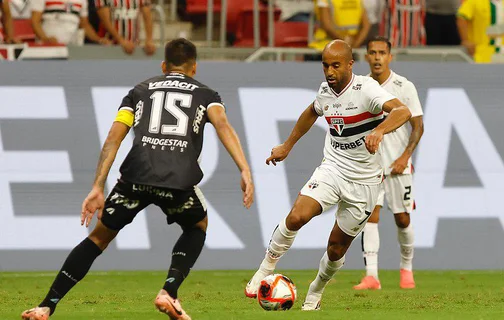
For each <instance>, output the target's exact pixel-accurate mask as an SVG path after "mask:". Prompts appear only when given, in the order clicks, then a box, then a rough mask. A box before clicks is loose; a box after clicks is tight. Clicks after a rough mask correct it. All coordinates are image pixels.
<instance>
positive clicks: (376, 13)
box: [363, 0, 385, 43]
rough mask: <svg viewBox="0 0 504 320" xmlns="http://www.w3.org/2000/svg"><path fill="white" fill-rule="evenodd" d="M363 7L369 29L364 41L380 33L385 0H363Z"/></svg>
mask: <svg viewBox="0 0 504 320" xmlns="http://www.w3.org/2000/svg"><path fill="white" fill-rule="evenodd" d="M363 4H364V8H365V9H366V12H367V15H368V19H369V23H370V24H371V29H369V33H368V36H367V39H366V41H365V43H367V42H368V41H369V40H371V39H375V38H376V37H377V36H379V35H380V21H381V17H382V15H383V9H384V8H385V0H363Z"/></svg>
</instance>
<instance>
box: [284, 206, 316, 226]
mask: <svg viewBox="0 0 504 320" xmlns="http://www.w3.org/2000/svg"><path fill="white" fill-rule="evenodd" d="M308 221H310V219H308V218H307V217H305V216H303V215H302V214H300V212H299V211H297V210H296V209H295V208H293V209H292V211H291V212H290V214H289V215H288V216H287V219H285V225H286V227H287V229H289V230H291V231H298V230H299V229H301V228H302V227H303V226H304V225H305V224H306V223H307V222H308Z"/></svg>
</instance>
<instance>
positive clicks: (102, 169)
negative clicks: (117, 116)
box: [93, 121, 130, 190]
mask: <svg viewBox="0 0 504 320" xmlns="http://www.w3.org/2000/svg"><path fill="white" fill-rule="evenodd" d="M129 129H130V128H129V127H128V126H127V125H125V124H124V123H122V122H118V121H116V122H114V123H113V124H112V128H110V131H109V134H108V136H107V140H105V143H104V144H103V148H102V150H101V153H100V159H99V160H98V166H97V168H96V175H95V180H94V183H93V187H94V188H99V189H101V190H103V189H104V188H105V182H106V181H107V177H108V174H109V171H110V168H111V167H112V164H113V163H114V160H115V157H116V155H117V151H118V150H119V147H120V146H121V142H122V141H123V140H124V138H125V137H126V135H127V134H128V131H129Z"/></svg>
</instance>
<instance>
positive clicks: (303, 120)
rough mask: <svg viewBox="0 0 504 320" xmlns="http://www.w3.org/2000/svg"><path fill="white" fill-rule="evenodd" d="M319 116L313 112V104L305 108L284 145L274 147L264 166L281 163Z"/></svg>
mask: <svg viewBox="0 0 504 320" xmlns="http://www.w3.org/2000/svg"><path fill="white" fill-rule="evenodd" d="M318 117H319V115H318V114H317V112H316V111H315V108H314V106H313V103H311V104H310V105H309V106H308V108H306V109H305V110H304V111H303V113H302V114H301V116H299V119H298V121H297V122H296V125H295V126H294V128H293V129H292V131H291V133H290V135H289V137H288V138H287V140H285V142H284V143H282V144H280V145H278V146H276V147H274V148H273V149H272V150H271V155H270V156H269V157H268V159H266V164H267V165H269V164H270V162H271V163H272V164H273V165H274V166H276V163H277V162H281V161H283V160H284V159H285V158H287V156H288V155H289V152H290V151H291V150H292V148H293V147H294V145H295V144H296V142H298V140H299V139H301V137H302V136H304V135H305V134H306V133H307V132H308V130H310V128H311V127H312V126H313V124H314V123H315V121H317V118H318Z"/></svg>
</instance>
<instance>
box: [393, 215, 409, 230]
mask: <svg viewBox="0 0 504 320" xmlns="http://www.w3.org/2000/svg"><path fill="white" fill-rule="evenodd" d="M394 218H395V222H396V225H397V227H398V228H403V229H404V228H407V227H408V226H409V225H410V215H409V213H406V212H403V213H398V214H395V215H394Z"/></svg>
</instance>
